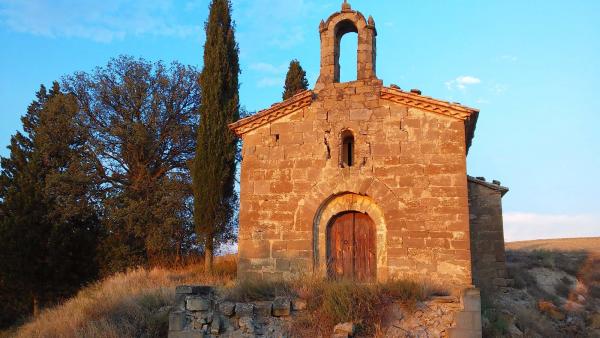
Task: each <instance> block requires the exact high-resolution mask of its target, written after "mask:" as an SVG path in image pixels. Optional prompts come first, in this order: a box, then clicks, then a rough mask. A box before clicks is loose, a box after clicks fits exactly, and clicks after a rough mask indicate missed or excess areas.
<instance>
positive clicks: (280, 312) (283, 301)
mask: <svg viewBox="0 0 600 338" xmlns="http://www.w3.org/2000/svg"><path fill="white" fill-rule="evenodd" d="M290 309H291V301H290V299H289V298H287V297H277V298H275V300H274V301H273V316H275V317H283V316H289V315H290Z"/></svg>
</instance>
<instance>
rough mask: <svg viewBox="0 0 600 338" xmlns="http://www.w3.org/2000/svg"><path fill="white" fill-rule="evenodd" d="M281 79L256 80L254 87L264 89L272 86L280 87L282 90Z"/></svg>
mask: <svg viewBox="0 0 600 338" xmlns="http://www.w3.org/2000/svg"><path fill="white" fill-rule="evenodd" d="M283 82H284V81H283V78H281V77H276V76H273V77H264V78H262V79H260V80H258V82H257V83H256V85H257V86H258V87H259V88H265V87H274V86H282V88H283Z"/></svg>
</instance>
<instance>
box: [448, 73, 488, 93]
mask: <svg viewBox="0 0 600 338" xmlns="http://www.w3.org/2000/svg"><path fill="white" fill-rule="evenodd" d="M480 83H481V80H480V79H479V78H477V77H474V76H470V75H461V76H459V77H457V78H456V79H454V80H450V81H447V82H446V87H447V88H448V89H449V90H453V89H454V88H458V89H460V90H466V89H467V86H471V85H476V84H480Z"/></svg>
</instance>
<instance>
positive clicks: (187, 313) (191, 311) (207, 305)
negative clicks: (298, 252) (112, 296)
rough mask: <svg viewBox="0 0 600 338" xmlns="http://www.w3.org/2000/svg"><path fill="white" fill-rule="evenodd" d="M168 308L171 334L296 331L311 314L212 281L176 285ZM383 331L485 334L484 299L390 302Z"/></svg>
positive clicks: (197, 336) (286, 301)
mask: <svg viewBox="0 0 600 338" xmlns="http://www.w3.org/2000/svg"><path fill="white" fill-rule="evenodd" d="M176 298H177V299H176V302H175V306H174V308H172V309H171V310H170V313H169V334H168V337H169V338H203V337H206V338H208V337H231V338H233V337H240V338H242V337H274V338H275V337H277V338H280V337H294V336H295V335H294V334H293V333H292V332H293V330H292V327H293V325H294V322H295V321H297V320H300V321H302V318H304V320H306V318H307V317H308V318H311V317H310V315H309V314H307V313H306V312H307V311H310V310H309V309H308V308H307V301H306V300H304V299H300V298H293V299H292V298H286V297H277V298H275V299H273V300H271V301H255V302H247V303H233V302H231V301H227V300H225V299H223V298H222V297H221V296H220V295H219V293H218V292H217V291H216V290H214V289H213V288H212V287H210V286H187V285H183V286H178V287H177V288H176ZM355 325H356V323H352V322H348V323H339V324H338V325H336V326H335V328H334V331H333V335H332V336H331V337H332V338H348V337H353V336H354V335H355ZM380 328H381V332H382V333H383V334H384V336H385V337H398V338H401V337H406V338H410V337H449V338H454V337H456V338H468V337H481V304H480V301H479V292H478V290H477V289H466V290H464V291H463V292H462V293H461V295H460V297H455V296H440V297H432V299H429V300H427V301H424V302H418V303H417V304H416V305H415V307H414V309H411V308H407V307H406V306H405V304H402V303H401V302H392V303H390V304H388V305H387V307H386V309H385V316H384V318H383V321H382V323H381V327H380Z"/></svg>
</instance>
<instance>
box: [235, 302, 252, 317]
mask: <svg viewBox="0 0 600 338" xmlns="http://www.w3.org/2000/svg"><path fill="white" fill-rule="evenodd" d="M235 315H236V316H238V317H254V304H251V303H236V304H235Z"/></svg>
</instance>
